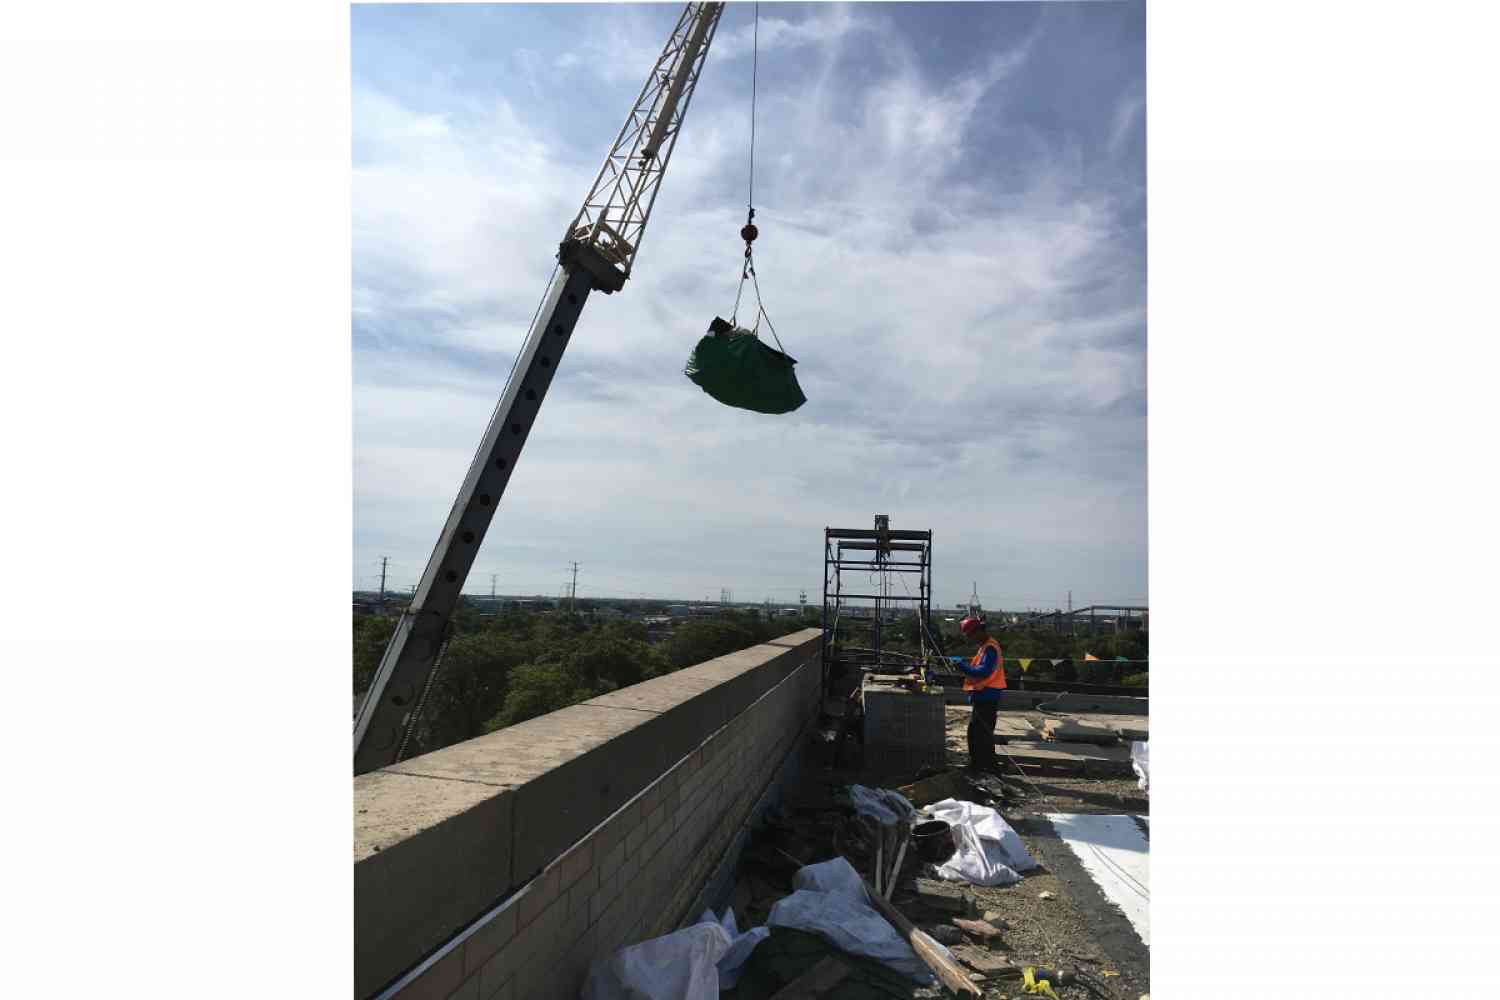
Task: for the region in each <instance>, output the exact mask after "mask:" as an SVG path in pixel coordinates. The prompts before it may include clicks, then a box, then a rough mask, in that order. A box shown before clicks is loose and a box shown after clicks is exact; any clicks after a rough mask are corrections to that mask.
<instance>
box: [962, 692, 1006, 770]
mask: <svg viewBox="0 0 1500 1000" xmlns="http://www.w3.org/2000/svg"><path fill="white" fill-rule="evenodd" d="M999 711H1000V703H999V702H998V701H978V700H976V701H975V702H974V714H973V715H971V716H970V717H969V766H970V767H976V768H979V769H980V770H982V771H993V770H996V769H997V768H998V767H999V764H1000V758H999V757H997V756H996V755H995V716H996V714H997V713H998V712H999Z"/></svg>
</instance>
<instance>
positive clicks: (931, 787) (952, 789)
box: [897, 771, 967, 808]
mask: <svg viewBox="0 0 1500 1000" xmlns="http://www.w3.org/2000/svg"><path fill="white" fill-rule="evenodd" d="M897 791H899V792H900V793H901V794H902V795H903V796H905V797H906V800H907V801H908V802H910V803H911V804H912V805H914V806H917V807H918V808H921V807H922V806H926V805H931V804H932V803H934V802H941V801H942V800H943V799H956V798H959V796H960V793H962V792H964V791H967V783H966V782H965V781H964V780H963V779H962V778H961V777H960V776H959V775H958V773H957V772H954V771H944V772H943V773H942V774H935V775H933V776H932V777H930V778H924V779H922V780H921V781H918V782H915V783H913V784H910V785H905V786H903V787H901V788H899V789H897Z"/></svg>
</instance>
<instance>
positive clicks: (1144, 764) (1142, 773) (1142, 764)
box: [1130, 740, 1151, 792]
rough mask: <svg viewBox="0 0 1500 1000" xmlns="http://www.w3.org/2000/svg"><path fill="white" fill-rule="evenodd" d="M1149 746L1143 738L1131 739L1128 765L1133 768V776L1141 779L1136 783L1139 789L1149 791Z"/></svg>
mask: <svg viewBox="0 0 1500 1000" xmlns="http://www.w3.org/2000/svg"><path fill="white" fill-rule="evenodd" d="M1149 749H1150V747H1149V745H1148V744H1147V743H1146V742H1145V741H1143V740H1132V741H1131V743H1130V766H1131V767H1132V768H1134V769H1135V776H1136V777H1137V778H1140V779H1141V780H1140V781H1139V782H1138V784H1139V785H1140V787H1141V791H1143V792H1147V791H1150V790H1151V789H1150V787H1149V786H1150V784H1151V758H1150V756H1149V755H1148V751H1149Z"/></svg>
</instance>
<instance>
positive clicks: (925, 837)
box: [911, 819, 958, 865]
mask: <svg viewBox="0 0 1500 1000" xmlns="http://www.w3.org/2000/svg"><path fill="white" fill-rule="evenodd" d="M911 846H912V848H913V849H914V850H915V851H916V852H917V857H919V858H921V859H922V860H923V861H926V862H929V863H931V864H934V865H940V864H942V863H943V862H945V861H947V860H948V859H949V858H951V857H953V855H954V853H955V852H957V850H958V843H957V841H955V840H954V839H953V827H951V826H949V825H948V824H947V823H946V822H945V821H943V820H940V819H930V820H927V821H926V822H925V823H918V824H917V825H916V826H914V827H912V828H911Z"/></svg>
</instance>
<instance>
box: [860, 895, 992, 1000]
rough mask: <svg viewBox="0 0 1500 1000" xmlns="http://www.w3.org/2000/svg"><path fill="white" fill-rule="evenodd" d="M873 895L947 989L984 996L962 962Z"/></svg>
mask: <svg viewBox="0 0 1500 1000" xmlns="http://www.w3.org/2000/svg"><path fill="white" fill-rule="evenodd" d="M865 889H866V890H867V891H868V890H869V885H868V884H866V886H865ZM870 895H871V902H873V903H874V904H875V908H876V909H878V910H879V911H880V912H881V913H882V914H883V915H884V916H885V918H886V919H887V920H889V921H890V922H891V926H893V927H895V928H896V930H897V931H899V932H900V933H901V934H902V935H904V936H905V938H906V940H907V941H908V942H910V944H911V947H912V950H913V951H915V952H916V953H917V957H918V958H920V959H921V960H922V961H923V962H925V963H927V967H928V968H929V969H931V970H932V971H933V973H934V974H935V975H936V976H937V977H938V979H940V980H942V983H943V985H944V986H946V987H948V988H949V989H950V990H952V991H953V992H955V993H966V994H968V995H970V996H976V997H977V996H983V993H982V992H981V991H980V989H979V987H977V986H975V985H974V983H973V981H972V980H971V979H969V977H968V976H967V975H966V974H965V973H964V970H963V969H962V968H960V967H959V965H958V963H957V962H955V961H954V960H953V959H952V958H951V957H950V956H949V954H948V953H947V951H946V950H945V949H944V948H943V947H942V946H941V945H939V944H938V943H937V942H936V941H934V940H933V939H932V938H931V937H929V936H928V935H927V934H926V933H925V932H923V931H922V930H920V929H919V928H917V927H916V926H915V925H914V924H913V923H912V922H911V921H910V920H907V919H906V917H904V916H902V914H901V911H900V910H898V909H896V908H895V907H894V906H892V905H891V904H890V903H889V902H887V901H886V900H884V899H882V898H881V897H880V896H877V895H875V894H874V893H871V894H870Z"/></svg>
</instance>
